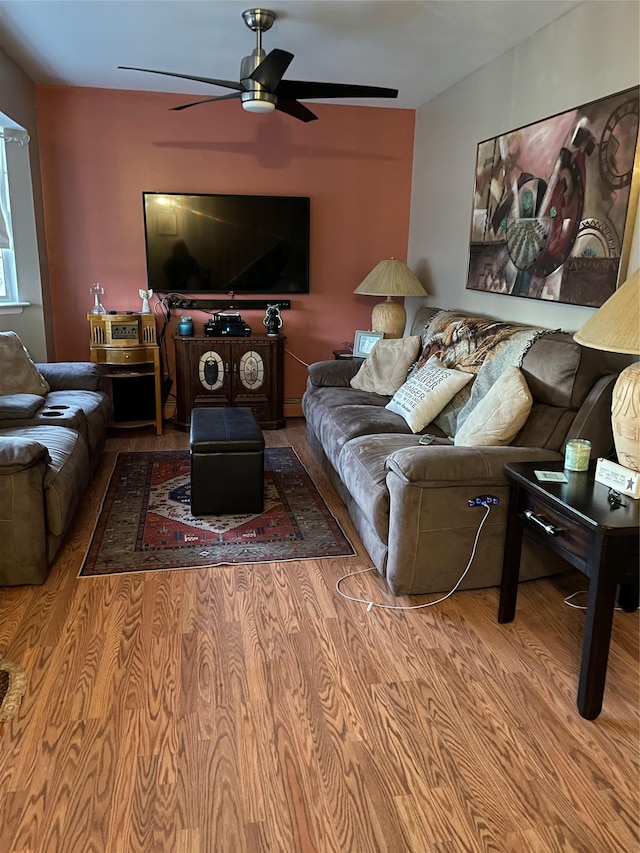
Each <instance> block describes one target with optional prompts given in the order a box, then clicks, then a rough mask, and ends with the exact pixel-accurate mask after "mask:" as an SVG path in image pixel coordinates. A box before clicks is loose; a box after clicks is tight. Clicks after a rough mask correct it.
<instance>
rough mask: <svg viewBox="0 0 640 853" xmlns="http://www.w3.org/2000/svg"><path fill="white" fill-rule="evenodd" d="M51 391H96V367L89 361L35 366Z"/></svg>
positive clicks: (59, 362)
mask: <svg viewBox="0 0 640 853" xmlns="http://www.w3.org/2000/svg"><path fill="white" fill-rule="evenodd" d="M36 367H37V368H38V370H39V371H40V373H41V374H42V376H43V377H44V378H45V379H46V380H47V382H48V383H49V387H50V389H51V391H97V390H98V385H99V382H100V372H99V370H98V365H97V364H93V362H91V361H52V362H46V363H43V364H36Z"/></svg>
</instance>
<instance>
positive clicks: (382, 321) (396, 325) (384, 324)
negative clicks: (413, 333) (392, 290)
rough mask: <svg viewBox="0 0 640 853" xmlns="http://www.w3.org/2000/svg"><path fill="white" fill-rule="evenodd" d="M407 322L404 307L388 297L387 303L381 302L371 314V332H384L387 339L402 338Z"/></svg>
mask: <svg viewBox="0 0 640 853" xmlns="http://www.w3.org/2000/svg"><path fill="white" fill-rule="evenodd" d="M406 322H407V312H406V311H405V310H404V305H400V303H399V302H394V301H393V299H392V298H391V297H390V296H387V298H386V301H385V302H379V303H378V304H377V305H376V306H375V308H374V309H373V311H372V312H371V331H372V332H382V333H383V334H384V336H385V338H401V337H402V335H403V334H404V327H405V325H406Z"/></svg>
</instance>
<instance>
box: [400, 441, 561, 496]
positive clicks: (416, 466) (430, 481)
mask: <svg viewBox="0 0 640 853" xmlns="http://www.w3.org/2000/svg"><path fill="white" fill-rule="evenodd" d="M558 459H562V455H561V454H560V453H556V452H555V451H553V450H541V449H540V448H539V447H456V446H451V445H435V444H433V445H427V446H426V447H423V446H418V447H416V446H413V447H403V448H401V449H400V450H395V451H394V452H393V453H391V454H390V455H389V456H388V458H387V460H386V468H387V471H389V472H391V473H393V474H395V475H396V476H398V477H400V479H401V480H403V481H404V482H405V483H411V484H412V485H415V486H425V487H426V486H430V485H434V486H445V485H450V484H453V485H459V484H460V483H462V482H464V483H467V484H469V485H472V484H473V483H474V482H475V481H478V482H479V483H483V482H486V481H487V480H503V479H504V474H503V470H504V466H505V465H506V464H508V463H511V462H530V461H540V462H541V463H544V462H552V461H555V460H558Z"/></svg>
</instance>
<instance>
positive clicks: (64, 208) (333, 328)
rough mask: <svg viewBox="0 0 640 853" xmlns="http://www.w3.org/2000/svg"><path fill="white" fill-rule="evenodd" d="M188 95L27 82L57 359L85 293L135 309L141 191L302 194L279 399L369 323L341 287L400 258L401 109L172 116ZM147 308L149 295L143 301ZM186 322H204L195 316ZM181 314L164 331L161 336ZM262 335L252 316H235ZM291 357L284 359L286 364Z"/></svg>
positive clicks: (406, 144)
mask: <svg viewBox="0 0 640 853" xmlns="http://www.w3.org/2000/svg"><path fill="white" fill-rule="evenodd" d="M188 100H189V96H186V97H185V96H181V95H167V94H158V93H146V92H123V91H114V90H103V89H84V88H81V89H78V88H68V87H49V86H40V87H38V90H37V104H38V130H39V137H40V154H41V167H42V177H43V192H44V205H45V221H46V235H47V246H48V261H49V269H50V277H51V298H52V306H53V314H54V329H55V353H56V358H57V359H58V360H82V359H86V358H88V353H89V324H88V322H87V319H86V314H87V311H89V310H90V308H91V306H92V297H91V294H90V293H89V288H90V287H91V284H92V283H93V282H94V281H99V282H100V283H101V284H102V286H103V287H104V290H105V296H104V304H105V307H106V308H107V310H110V309H116V310H118V311H127V310H133V311H137V310H139V308H140V305H141V300H140V297H139V296H138V289H139V288H142V287H146V269H145V250H144V232H143V214H142V192H143V191H144V190H157V191H165V192H222V193H225V192H226V193H246V194H256V195H261V194H262V195H306V196H310V198H311V247H310V256H311V260H310V281H311V292H310V293H309V294H308V295H306V294H305V295H299V296H295V297H293V298H292V299H291V310H290V311H283V312H282V318H283V321H284V325H283V328H282V332H283V334H286V336H287V344H286V348H287V350H289V351H290V352H291V353H292V354H293V355H289V354H287V356H286V361H285V398H287V399H296V398H300V397H301V396H302V393H303V391H304V387H305V383H306V368H305V367H304V366H303V365H302V364H300V363H299V362H298V361H297V360H296V358H295V357H297V358H298V359H300V360H301V361H303V362H306V363H311V362H313V361H318V360H321V359H325V358H332V350H333V349H335V348H336V347H339V346H340V345H341V344H342V342H343V341H346V340H353V333H354V330H356V329H368V328H369V320H370V315H371V309H372V307H373V305H374V304H375V301H376V300H375V299H373V298H371V297H362V296H355V295H354V294H353V290H354V288H355V287H357V285H358V284H359V283H360V281H361V280H362V279H363V278H364V276H365V275H366V274H367V273H368V272H369V271H370V269H371V268H372V267H373V266H374V265H375V264H376V263H377V262H378V261H379V260H381V259H382V258H384V257H390V256H391V255H393V256H395V257H399V258H406V256H407V244H408V234H409V212H410V197H411V167H412V159H413V139H414V119H415V113H414V112H413V111H412V110H399V109H390V108H387V109H385V108H370V107H352V106H344V105H337V104H315V105H313V107H312V108H313V110H314V112H316V113H317V115H318V116H319V121H316V122H310V123H308V124H304V123H302V122H299V121H295V120H294V119H291V118H290V117H288V116H285V115H281V114H279V113H273V114H271V115H269V116H257V115H251V114H248V113H245V112H244V111H243V110H242V108H241V107H240V105H239V104H238V103H236V102H235V101H225V102H221V103H218V104H215V105H214V104H206V105H203V106H200V107H194V108H193V109H190V110H185V111H184V112H174V111H171V110H170V107H172V106H176V105H177V104H180V103H184V102H185V101H188ZM153 302H155V297H154V299H152V303H153ZM185 313H189V314H191V315H192V316H193V318H194V321H195V323H196V328H198V326H199V325H200V324H201V323H202V322H204V321H205V320H206V319H207V315H205V314H203V313H201V312H198V311H189V312H185ZM179 314H180V312H176V316H174V317H173V319H172V321H171V326H170V328H169V329H168V331H167V341H168V351H169V359H170V363H171V365H173V344H172V335H173V334H174V332H175V327H176V325H177V320H178V317H179ZM242 316H243V318H244V319H245V320H246V321H247V322H248V323H249V325H250V326H251V327H252V329H253V330H254V331H259V332H262V331H264V327H263V325H262V319H263V317H264V312H263V311H243V312H242ZM294 356H295V357H294Z"/></svg>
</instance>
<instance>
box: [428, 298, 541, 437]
mask: <svg viewBox="0 0 640 853" xmlns="http://www.w3.org/2000/svg"><path fill="white" fill-rule="evenodd" d="M553 331H555V330H551V329H542V328H538V327H535V326H522V325H518V324H515V323H502V322H499V321H497V320H490V319H487V318H485V317H469V316H467V315H465V314H461V313H457V312H455V311H440V312H439V313H438V314H436V315H435V317H434V318H433V319H432V320H431V322H430V323H429V324H428V325H427V326H426V328H425V331H424V333H423V336H422V340H423V348H422V352H421V354H420V357H419V359H418V361H417V363H416V366H415V368H414V370H418V369H419V368H420V367H422V366H423V365H424V364H425V363H426V362H427V360H428V359H429V358H431V356H434V355H437V356H438V358H439V359H440V361H442V363H443V364H444V365H445V366H446V367H450V368H455V369H457V370H464V371H466V372H467V373H473V374H474V375H475V379H474V380H473V381H472V382H470V383H469V384H468V385H466V386H465V387H464V388H463V389H462V391H459V392H458V393H457V394H456V395H455V397H454V398H453V400H452V401H451V402H450V403H449V405H448V406H446V407H445V408H444V409H443V411H442V412H441V413H440V415H439V416H438V417H437V418H436V421H435V423H436V424H437V425H438V426H439V427H440V429H442V430H444V432H446V433H447V435H449V436H454V435H455V433H456V430H457V429H458V427H459V426H462V424H463V423H464V421H465V420H466V419H467V418H468V417H469V415H470V414H471V412H472V410H473V409H474V407H475V406H476V404H477V403H478V402H479V401H480V400H481V399H482V398H483V397H484V396H485V394H486V393H487V391H488V390H489V388H491V386H492V385H493V384H494V382H495V381H496V380H497V379H498V378H499V376H500V375H501V374H502V372H503V371H504V370H505V369H506V368H507V367H511V366H515V367H521V366H522V361H523V359H524V357H525V355H526V353H527V351H528V350H529V348H530V347H531V346H532V345H533V344H534V343H535V341H537V340H538V338H540V337H542V336H543V335H548V334H552V333H553Z"/></svg>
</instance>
